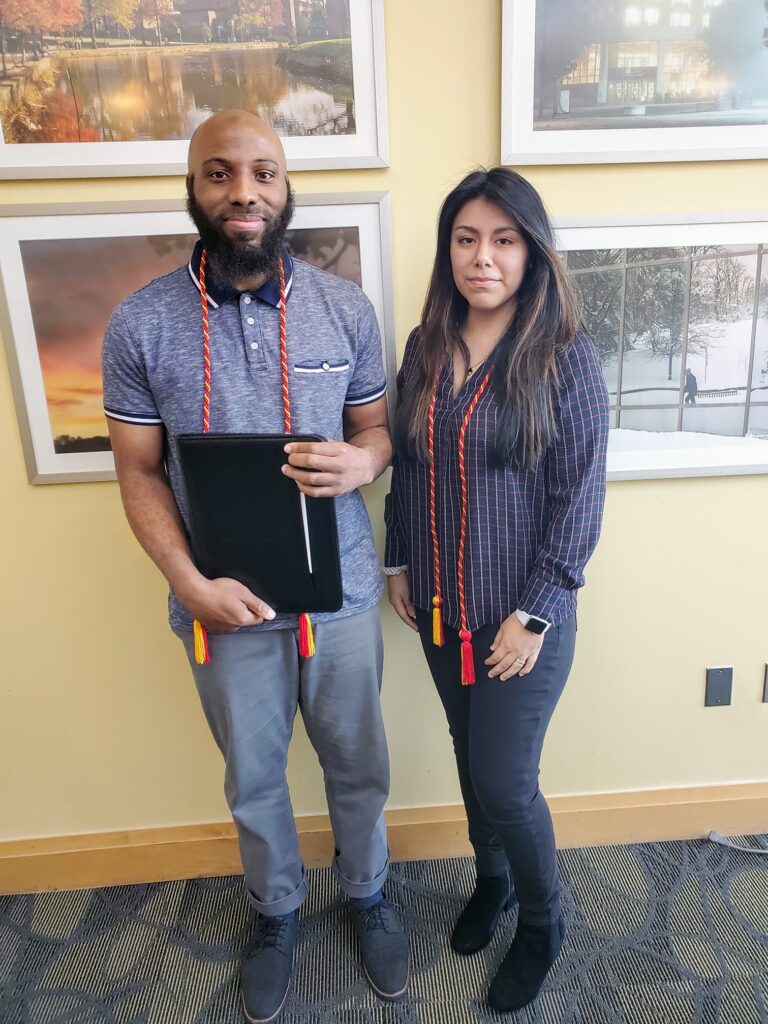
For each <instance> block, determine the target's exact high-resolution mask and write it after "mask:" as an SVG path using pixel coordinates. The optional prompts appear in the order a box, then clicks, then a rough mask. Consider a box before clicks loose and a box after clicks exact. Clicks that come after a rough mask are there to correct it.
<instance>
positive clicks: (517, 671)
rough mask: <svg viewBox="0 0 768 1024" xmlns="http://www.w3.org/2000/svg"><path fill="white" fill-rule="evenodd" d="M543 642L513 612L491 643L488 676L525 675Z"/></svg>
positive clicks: (487, 659) (534, 662)
mask: <svg viewBox="0 0 768 1024" xmlns="http://www.w3.org/2000/svg"><path fill="white" fill-rule="evenodd" d="M390 600H391V598H390ZM543 643H544V635H543V634H537V633H529V632H528V630H527V629H526V628H525V626H524V625H523V624H522V622H521V621H520V619H518V617H517V616H516V615H515V613H514V612H513V613H512V614H511V615H510V616H509V618H507V619H504V621H503V622H502V624H501V626H500V627H499V631H498V633H497V634H496V636H495V637H494V641H493V643H492V644H491V651H492V652H493V653H492V654H491V656H490V658H486V659H485V664H486V665H490V666H492V668H491V670H490V672H489V673H488V676H489V678H491V679H495V678H496V677H497V676H498V677H499V678H500V679H501V681H502V682H505V681H506V680H507V679H511V678H512V676H517V675H519V676H527V675H528V673H529V672H530V671H531V669H532V668H533V666H534V665H535V664H536V659H537V658H538V656H539V651H540V650H541V645H542V644H543Z"/></svg>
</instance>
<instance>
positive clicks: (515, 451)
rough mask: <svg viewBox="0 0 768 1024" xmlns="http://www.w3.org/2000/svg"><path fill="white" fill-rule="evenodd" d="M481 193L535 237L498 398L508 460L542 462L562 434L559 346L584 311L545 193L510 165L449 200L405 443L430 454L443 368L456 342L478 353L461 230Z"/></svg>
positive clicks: (399, 424)
mask: <svg viewBox="0 0 768 1024" xmlns="http://www.w3.org/2000/svg"><path fill="white" fill-rule="evenodd" d="M473 199H485V200H487V202H489V203H492V204H493V205H494V206H497V207H498V208H499V209H500V210H503V211H504V213H506V214H507V215H508V216H509V217H511V218H512V220H513V222H514V223H515V224H516V225H517V227H518V229H519V230H520V231H521V233H522V235H523V237H524V238H525V241H526V243H527V245H528V269H527V270H526V272H525V276H524V278H523V281H522V283H521V285H520V288H519V290H518V292H517V296H516V298H517V305H516V309H515V314H514V316H513V318H512V321H511V323H510V324H509V326H508V328H507V330H506V332H505V334H504V336H503V338H501V340H500V341H499V344H498V346H497V347H496V349H495V351H494V354H493V356H492V360H493V364H492V365H493V387H494V392H495V395H496V400H497V403H498V414H497V433H496V452H495V454H496V458H497V460H498V461H499V462H500V463H502V464H504V465H513V466H516V467H518V468H526V467H533V466H535V465H536V463H537V462H538V461H539V460H540V459H541V457H542V455H543V454H544V452H545V451H546V449H547V448H548V446H549V445H550V444H551V443H552V442H553V441H554V440H555V439H556V437H557V427H556V422H555V412H554V404H553V390H554V388H555V387H556V385H557V353H558V350H560V349H562V348H563V347H564V346H566V345H568V344H569V343H570V342H571V341H572V340H573V338H574V336H575V335H576V332H577V331H578V329H579V326H580V323H581V319H580V314H579V310H578V304H577V302H576V299H575V296H574V293H573V292H572V290H571V287H570V285H569V283H568V280H567V277H566V274H565V270H564V268H563V267H562V265H561V261H560V258H559V257H558V255H557V252H556V251H555V248H554V237H553V231H552V226H551V224H550V222H549V218H548V216H547V213H546V211H545V209H544V205H543V203H542V201H541V198H540V196H539V194H538V192H536V190H535V189H534V188H533V186H532V185H530V184H529V183H528V182H527V181H526V180H525V178H523V177H521V176H520V175H519V174H516V173H515V172H514V171H511V170H509V169H508V168H506V167H493V168H491V170H489V171H475V172H473V173H472V174H469V175H468V176H467V177H466V178H464V180H463V181H462V182H460V183H459V184H458V185H457V186H456V188H455V189H453V191H452V192H451V193H450V194H449V195H448V196H447V198H446V199H445V201H444V203H443V205H442V207H441V209H440V219H439V221H438V228H437V253H436V255H435V264H434V267H433V270H432V278H431V280H430V284H429V291H428V292H427V298H426V301H425V303H424V310H423V312H422V316H421V325H420V327H419V328H418V332H419V337H418V342H417V344H418V355H417V358H416V359H415V361H414V364H413V372H412V373H410V374H409V377H408V380H407V382H406V385H405V388H404V390H403V392H402V394H401V396H400V400H399V403H398V409H397V415H396V420H395V443H396V447H397V450H398V451H399V452H401V453H402V454H406V453H408V454H410V455H412V456H413V455H415V456H416V457H418V458H420V459H422V460H426V458H427V421H428V418H429V405H430V400H431V397H432V389H433V387H434V383H435V378H436V376H437V374H438V372H439V371H440V367H441V366H442V365H443V363H444V362H445V361H446V360H447V361H448V363H449V365H451V362H452V359H453V354H454V352H455V351H456V350H458V351H459V352H460V353H461V354H462V357H463V359H464V360H465V362H466V364H467V365H469V362H470V360H469V351H468V349H467V346H466V345H465V343H464V340H463V339H462V337H461V334H460V328H461V325H462V324H463V322H464V319H465V317H466V315H467V309H468V303H467V300H466V299H465V298H464V296H463V295H462V294H461V292H459V290H458V288H457V287H456V285H455V283H454V279H453V271H452V269H451V232H452V230H453V225H454V222H455V220H456V217H457V215H458V213H459V211H460V210H461V209H462V208H463V207H464V206H465V205H466V203H468V202H470V201H471V200H473Z"/></svg>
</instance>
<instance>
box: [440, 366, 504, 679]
mask: <svg viewBox="0 0 768 1024" xmlns="http://www.w3.org/2000/svg"><path fill="white" fill-rule="evenodd" d="M441 374H442V368H441V369H440V370H439V371H438V374H437V377H436V378H435V385H434V388H433V390H432V400H431V402H430V404H429V419H428V421H427V450H428V455H429V526H430V531H431V533H432V561H433V570H434V576H435V596H434V597H433V598H432V642H433V643H434V644H435V645H436V646H437V647H442V646H443V644H444V643H445V637H444V633H443V617H442V613H441V611H440V609H441V608H442V606H443V595H442V590H441V582H440V539H439V535H438V530H437V484H436V473H435V406H436V404H437V389H438V385H439V382H440V376H441ZM490 380H491V371H490V370H489V371H488V373H486V375H485V377H484V378H483V380H482V382H481V384H480V386H479V387H478V389H477V391H475V393H474V395H473V396H472V401H471V402H470V403H469V408H468V409H467V411H466V413H465V415H464V419H463V420H462V423H461V428H460V430H459V444H458V448H459V460H458V461H459V482H460V484H461V522H460V528H459V552H458V558H457V566H456V574H457V577H458V591H459V618H460V626H461V628H460V630H459V639H460V640H461V682H462V685H464V686H471V685H472V683H474V681H475V658H474V652H473V650H472V633H471V632H470V630H469V625H468V620H467V598H466V592H465V589H464V565H465V558H466V546H467V521H468V519H469V485H468V480H467V465H466V436H467V428H468V426H469V421H470V419H471V418H472V414H473V412H474V411H475V409H476V408H477V403H478V402H479V401H480V398H481V397H482V394H483V392H484V391H485V390H486V388H487V387H488V384H489V383H490Z"/></svg>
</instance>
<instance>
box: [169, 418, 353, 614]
mask: <svg viewBox="0 0 768 1024" xmlns="http://www.w3.org/2000/svg"><path fill="white" fill-rule="evenodd" d="M323 440H324V438H322V437H319V436H318V435H315V434H291V435H287V434H179V435H178V436H177V437H176V438H175V439H174V442H175V444H176V449H177V452H178V456H179V464H180V466H181V472H182V476H183V479H184V486H185V488H186V493H187V502H188V507H189V518H190V531H191V546H192V554H193V557H194V559H195V563H196V565H197V567H198V569H199V570H200V572H201V573H203V575H204V576H207V577H208V578H209V579H216V578H217V577H220V576H228V577H230V578H231V579H236V580H239V581H240V582H241V583H243V584H245V586H246V587H248V588H249V589H250V590H251V591H253V593H254V594H256V595H257V597H260V598H262V599H263V600H265V601H266V602H267V604H269V605H270V606H271V607H272V608H274V609H275V611H277V612H333V611H338V609H339V608H341V605H342V600H343V599H342V590H341V565H340V562H339V542H338V536H337V533H336V509H335V506H334V499H333V498H305V496H304V495H303V494H302V493H301V492H300V491H299V489H298V487H297V486H296V481H295V480H291V479H290V477H287V476H284V474H283V473H282V471H281V467H282V466H283V465H284V464H285V463H286V462H287V461H288V456H287V455H286V454H285V452H284V450H283V449H284V447H285V445H286V444H287V443H288V442H289V441H323Z"/></svg>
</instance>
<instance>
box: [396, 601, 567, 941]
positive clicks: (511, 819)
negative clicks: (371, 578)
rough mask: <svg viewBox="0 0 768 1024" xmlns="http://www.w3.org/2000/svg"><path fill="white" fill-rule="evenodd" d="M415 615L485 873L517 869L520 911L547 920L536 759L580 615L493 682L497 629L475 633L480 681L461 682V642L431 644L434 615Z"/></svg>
mask: <svg viewBox="0 0 768 1024" xmlns="http://www.w3.org/2000/svg"><path fill="white" fill-rule="evenodd" d="M416 622H417V625H418V627H419V635H420V636H421V642H422V646H423V647H424V653H425V655H426V658H427V663H428V665H429V669H430V672H431V673H432V678H433V679H434V681H435V685H436V686H437V691H438V694H439V695H440V699H441V701H442V702H443V707H444V708H445V713H446V716H447V718H448V727H449V729H450V733H451V737H452V739H453V749H454V751H455V754H456V764H457V766H458V769H459V782H460V784H461V792H462V796H463V797H464V806H465V807H466V809H467V819H468V822H469V838H470V842H471V843H472V846H473V847H474V850H475V858H476V861H477V872H478V874H480V875H500V874H504V873H505V872H506V871H508V870H510V869H511V875H512V879H513V881H514V884H515V889H516V891H517V898H518V901H519V906H520V918H521V919H522V920H524V921H526V922H527V923H529V924H537V925H544V924H549V923H552V922H554V921H555V920H557V917H558V915H559V913H560V879H559V875H558V871H557V856H556V852H555V836H554V832H553V829H552V818H551V816H550V813H549V808H548V807H547V802H546V800H545V799H544V797H543V795H542V793H541V791H540V790H539V761H540V759H541V748H542V745H543V743H544V735H545V733H546V731H547V726H548V725H549V720H550V718H551V717H552V712H553V711H554V710H555V706H556V704H557V702H558V700H559V698H560V694H561V693H562V692H563V688H564V686H565V683H566V680H567V678H568V673H569V672H570V670H571V664H572V662H573V652H574V647H575V643H576V617H575V616H571V618H569V619H567V620H566V621H565V622H563V623H561V625H559V626H552V627H551V628H550V629H548V630H547V632H546V633H545V634H544V643H543V645H542V648H541V651H540V653H539V657H538V660H537V662H536V664H535V665H534V667H533V669H532V670H531V671H530V672H529V673H528V675H526V676H523V677H522V678H521V677H519V676H513V677H512V678H511V679H509V680H507V681H506V682H501V681H500V680H499V679H498V678H496V679H489V677H488V666H487V665H485V664H484V661H485V659H486V658H487V657H489V655H490V653H491V644H492V642H493V638H494V637H495V636H496V633H497V632H498V626H482V627H481V628H480V629H478V630H476V631H475V632H474V633H473V634H472V646H473V648H474V654H475V678H476V680H477V681H476V682H475V683H474V684H473V685H472V686H462V685H461V659H460V641H459V638H458V634H457V632H456V630H455V629H451V628H450V627H449V626H446V627H445V645H444V646H443V647H435V645H434V644H433V643H432V616H431V614H430V613H429V612H425V611H421V610H418V609H417V612H416Z"/></svg>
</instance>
